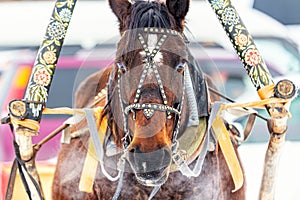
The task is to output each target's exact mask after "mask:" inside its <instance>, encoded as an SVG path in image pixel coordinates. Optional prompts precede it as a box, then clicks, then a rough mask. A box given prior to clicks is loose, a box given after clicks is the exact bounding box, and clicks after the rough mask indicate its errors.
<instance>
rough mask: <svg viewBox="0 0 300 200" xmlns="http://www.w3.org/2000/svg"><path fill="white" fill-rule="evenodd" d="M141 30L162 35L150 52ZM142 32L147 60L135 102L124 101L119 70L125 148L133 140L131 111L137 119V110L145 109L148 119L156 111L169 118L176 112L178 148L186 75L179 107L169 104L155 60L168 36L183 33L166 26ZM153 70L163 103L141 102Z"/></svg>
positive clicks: (175, 132) (139, 38) (141, 42)
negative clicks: (149, 74) (130, 122)
mask: <svg viewBox="0 0 300 200" xmlns="http://www.w3.org/2000/svg"><path fill="white" fill-rule="evenodd" d="M141 32H143V33H148V34H149V33H151V34H157V35H162V36H161V37H160V39H159V40H158V42H157V43H156V45H155V47H154V49H153V50H152V52H150V50H149V47H148V44H147V43H146V42H145V39H144V37H143V35H142V34H141ZM141 32H140V33H138V40H139V42H140V44H141V45H142V47H143V50H144V52H145V53H146V62H145V64H144V66H143V73H142V75H141V78H140V81H139V84H138V88H137V90H136V95H135V98H134V102H133V104H129V105H126V103H124V101H123V98H122V95H121V81H120V79H121V76H122V73H121V72H120V70H119V71H118V90H119V99H120V104H121V109H122V113H123V123H124V127H123V128H124V131H125V136H124V138H123V139H122V140H123V142H124V143H123V146H124V150H126V149H127V147H128V146H129V144H130V142H131V140H132V139H131V136H130V134H129V133H130V132H129V130H128V116H129V114H130V113H133V120H135V111H136V110H143V113H144V116H145V117H146V119H147V120H149V119H151V117H152V116H153V115H154V112H155V111H159V112H166V114H167V119H169V120H170V119H171V118H172V116H171V113H174V114H175V118H176V119H175V120H176V121H175V125H174V128H173V135H172V149H176V148H177V146H178V144H177V136H178V133H179V128H180V122H181V111H182V106H183V100H184V93H185V76H184V74H183V79H182V81H183V82H182V85H183V88H182V96H181V101H180V102H179V104H178V106H177V108H174V107H171V106H168V105H167V104H168V101H167V97H166V93H165V90H164V86H163V84H162V80H161V78H160V74H159V72H158V69H157V66H156V63H155V62H154V57H155V56H156V54H157V53H158V52H159V50H160V48H161V47H162V45H163V44H164V42H165V41H166V39H167V38H168V36H170V35H173V36H179V37H182V35H181V33H179V32H177V31H174V30H169V29H164V28H144V29H142V31H141ZM117 65H118V67H119V69H120V68H122V65H121V64H120V63H117ZM184 67H186V63H184ZM151 70H152V71H153V72H154V75H155V78H156V81H157V84H158V88H159V92H160V95H161V98H162V102H163V103H162V104H157V103H139V100H140V97H141V91H142V87H143V84H144V81H145V79H146V77H147V74H148V72H149V71H151ZM183 73H184V72H183Z"/></svg>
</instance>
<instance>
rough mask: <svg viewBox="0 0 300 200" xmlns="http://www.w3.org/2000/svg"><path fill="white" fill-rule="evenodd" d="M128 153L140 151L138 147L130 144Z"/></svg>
mask: <svg viewBox="0 0 300 200" xmlns="http://www.w3.org/2000/svg"><path fill="white" fill-rule="evenodd" d="M129 152H130V153H142V152H141V149H140V147H138V146H132V147H131V148H130V150H129Z"/></svg>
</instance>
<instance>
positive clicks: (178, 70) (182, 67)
mask: <svg viewBox="0 0 300 200" xmlns="http://www.w3.org/2000/svg"><path fill="white" fill-rule="evenodd" d="M185 64H186V63H185V62H180V63H179V64H178V65H177V66H176V70H177V72H179V73H183V71H184V69H185Z"/></svg>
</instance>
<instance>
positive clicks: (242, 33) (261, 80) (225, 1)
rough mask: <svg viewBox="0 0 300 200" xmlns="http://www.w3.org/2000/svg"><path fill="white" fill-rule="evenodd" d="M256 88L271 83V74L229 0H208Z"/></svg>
mask: <svg viewBox="0 0 300 200" xmlns="http://www.w3.org/2000/svg"><path fill="white" fill-rule="evenodd" d="M208 2H209V3H210V5H211V7H212V9H213V10H214V11H215V13H216V15H217V17H218V19H219V21H220V23H221V24H222V26H223V28H224V30H225V32H226V34H227V36H228V37H229V39H230V42H231V43H232V45H233V47H234V49H235V50H236V52H237V54H238V56H239V58H240V59H241V61H242V62H243V65H244V67H245V69H246V71H247V73H248V75H249V77H250V79H251V81H252V83H253V85H254V86H255V87H256V89H257V90H259V89H261V88H263V87H265V86H268V85H271V84H273V79H272V76H271V74H270V72H269V70H268V68H267V66H266V64H265V62H264V60H263V59H262V57H261V55H260V53H259V51H258V49H257V47H256V45H255V44H254V41H253V39H252V37H251V35H250V34H249V32H248V30H247V28H246V27H245V25H244V23H243V22H242V20H241V18H240V16H239V14H238V13H237V11H236V9H235V8H234V7H233V5H232V4H231V2H230V0H208Z"/></svg>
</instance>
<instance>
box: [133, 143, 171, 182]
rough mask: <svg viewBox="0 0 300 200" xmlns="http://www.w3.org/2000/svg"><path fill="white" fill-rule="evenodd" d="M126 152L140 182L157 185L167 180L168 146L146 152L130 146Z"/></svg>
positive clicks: (169, 158) (169, 160)
mask: <svg viewBox="0 0 300 200" xmlns="http://www.w3.org/2000/svg"><path fill="white" fill-rule="evenodd" d="M128 154H129V155H128V161H129V163H130V165H131V168H132V169H133V171H134V173H135V176H136V178H137V180H138V182H139V183H140V184H142V185H145V186H157V185H161V184H164V183H165V182H166V181H167V179H168V176H169V171H170V165H171V150H170V149H169V148H168V147H163V148H160V149H157V150H156V151H153V152H147V153H145V152H141V151H140V150H139V148H131V150H130V151H129V152H128Z"/></svg>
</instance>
